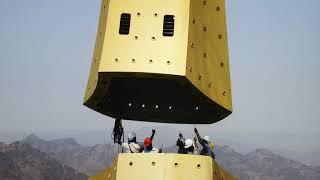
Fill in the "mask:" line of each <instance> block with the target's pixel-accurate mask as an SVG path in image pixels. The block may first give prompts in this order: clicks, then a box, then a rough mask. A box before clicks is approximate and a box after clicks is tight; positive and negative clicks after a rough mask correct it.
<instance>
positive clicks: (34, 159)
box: [0, 142, 87, 180]
mask: <svg viewBox="0 0 320 180" xmlns="http://www.w3.org/2000/svg"><path fill="white" fill-rule="evenodd" d="M0 179H1V180H15V179H19V180H56V179H61V180H81V179H83V180H84V179H87V176H85V175H84V174H80V173H77V172H76V171H75V170H74V169H72V168H70V167H68V166H65V165H61V164H60V163H59V162H58V161H56V160H55V159H53V158H50V157H49V156H48V155H47V154H45V153H43V152H40V151H39V150H37V149H35V148H32V147H31V146H30V145H28V144H25V143H22V142H15V143H12V144H9V145H8V144H4V143H1V144H0Z"/></svg>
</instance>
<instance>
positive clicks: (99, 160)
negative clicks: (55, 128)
mask: <svg viewBox="0 0 320 180" xmlns="http://www.w3.org/2000/svg"><path fill="white" fill-rule="evenodd" d="M23 142H24V143H27V144H29V145H31V146H32V147H34V148H36V149H39V150H40V151H42V152H45V153H47V154H49V156H50V157H52V158H55V159H57V160H58V161H59V162H60V163H62V164H65V165H68V166H70V167H73V168H74V169H75V170H77V171H79V172H81V173H85V174H87V175H93V174H96V173H97V172H99V171H101V170H103V169H105V167H107V166H108V165H109V164H110V163H111V161H112V160H113V158H114V157H116V154H117V151H118V149H117V145H110V144H106V145H101V144H99V145H94V146H84V145H80V144H78V143H77V142H76V141H75V140H74V139H71V138H65V139H58V140H52V141H45V140H43V139H40V138H38V137H37V136H35V135H30V136H28V137H26V138H25V139H24V140H23ZM165 151H166V152H176V151H177V149H176V147H175V146H174V145H172V146H169V147H167V148H165ZM215 153H216V157H217V161H218V163H219V164H220V165H221V166H223V167H224V168H225V169H226V170H228V171H230V172H231V173H232V174H233V175H235V176H237V177H239V179H240V180H242V179H244V180H247V179H248V180H251V179H260V180H280V179H281V180H300V179H304V180H318V179H320V171H319V167H310V166H307V165H305V164H303V163H299V162H297V161H293V160H290V159H287V158H284V157H282V156H280V155H278V154H275V153H273V152H271V151H270V150H267V149H257V150H254V151H252V152H250V153H248V154H241V153H238V152H236V151H235V150H234V149H232V148H231V147H229V146H216V149H215Z"/></svg>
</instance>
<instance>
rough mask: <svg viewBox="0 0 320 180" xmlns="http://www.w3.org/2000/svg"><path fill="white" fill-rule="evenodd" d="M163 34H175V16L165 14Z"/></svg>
mask: <svg viewBox="0 0 320 180" xmlns="http://www.w3.org/2000/svg"><path fill="white" fill-rule="evenodd" d="M162 34H163V36H173V34H174V16H173V15H165V16H164V19H163V33H162Z"/></svg>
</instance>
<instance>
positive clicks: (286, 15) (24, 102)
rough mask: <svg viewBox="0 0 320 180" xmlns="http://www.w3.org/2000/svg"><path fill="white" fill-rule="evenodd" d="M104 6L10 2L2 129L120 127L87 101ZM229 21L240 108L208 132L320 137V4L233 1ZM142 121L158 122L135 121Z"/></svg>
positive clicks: (2, 63) (96, 2) (0, 69)
mask: <svg viewBox="0 0 320 180" xmlns="http://www.w3.org/2000/svg"><path fill="white" fill-rule="evenodd" d="M99 8H100V0H73V1H71V0H55V1H51V0H47V1H42V0H28V1H25V0H17V1H12V0H1V2H0V87H1V90H0V115H1V117H0V124H1V125H0V131H11V130H15V131H17V130H23V131H40V130H54V129H91V130H92V129H103V128H104V127H111V126H113V121H111V120H110V119H109V118H107V117H104V116H102V115H100V114H98V113H96V112H94V111H92V110H90V109H88V108H86V107H84V106H83V105H82V98H83V94H84V90H85V85H86V82H87V78H88V73H89V68H90V63H91V57H92V52H93V47H94V43H95V36H96V29H97V21H98V16H99ZM227 15H228V33H229V48H230V64H231V78H232V93H233V106H234V112H233V114H232V115H231V116H229V117H228V118H226V119H225V120H223V121H221V122H219V123H216V124H212V125H210V126H200V128H202V129H203V130H205V131H216V132H221V133H229V132H238V133H241V134H255V133H266V134H274V133H280V134H281V133H286V134H296V135H297V134H304V135H309V136H314V134H320V121H319V120H320V119H319V112H320V106H319V102H320V95H319V92H320V80H319V77H320V72H319V69H320V61H319V53H320V48H319V45H318V43H319V42H320V23H319V22H320V21H319V19H320V1H318V0H308V1H298V0H290V1H289V0H282V1H279V0H255V1H252V0H241V1H238V0H234V1H231V0H227ZM141 125H144V126H147V125H153V124H151V123H136V122H126V126H127V127H138V126H141ZM167 126H171V125H170V124H167ZM174 127H178V126H177V125H175V126H174ZM183 128H184V129H191V128H192V127H191V126H186V125H185V126H183ZM300 137H301V136H300ZM315 140H316V139H315ZM313 143H314V144H316V145H317V147H320V145H319V143H318V142H313Z"/></svg>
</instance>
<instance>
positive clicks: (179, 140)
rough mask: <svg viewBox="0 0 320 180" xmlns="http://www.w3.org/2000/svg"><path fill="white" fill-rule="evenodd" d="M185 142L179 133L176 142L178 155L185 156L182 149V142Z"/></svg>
mask: <svg viewBox="0 0 320 180" xmlns="http://www.w3.org/2000/svg"><path fill="white" fill-rule="evenodd" d="M185 141H186V138H184V137H183V136H182V134H181V133H179V138H178V140H177V144H176V145H177V146H178V154H187V153H186V151H185V149H184V142H185Z"/></svg>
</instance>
